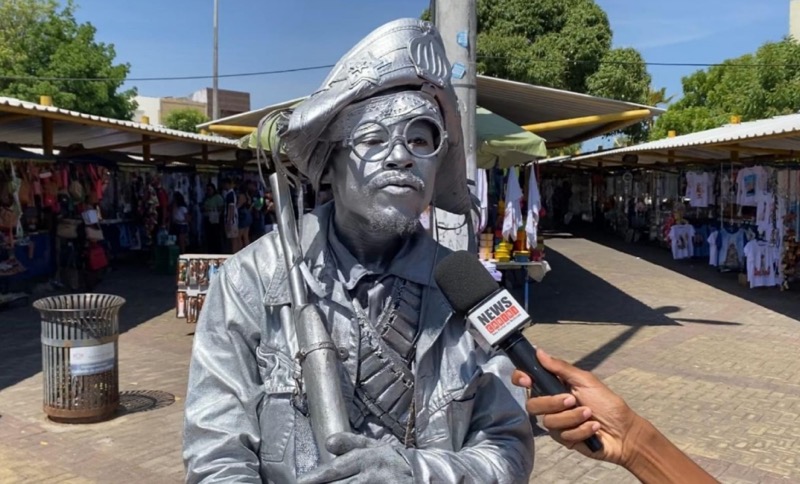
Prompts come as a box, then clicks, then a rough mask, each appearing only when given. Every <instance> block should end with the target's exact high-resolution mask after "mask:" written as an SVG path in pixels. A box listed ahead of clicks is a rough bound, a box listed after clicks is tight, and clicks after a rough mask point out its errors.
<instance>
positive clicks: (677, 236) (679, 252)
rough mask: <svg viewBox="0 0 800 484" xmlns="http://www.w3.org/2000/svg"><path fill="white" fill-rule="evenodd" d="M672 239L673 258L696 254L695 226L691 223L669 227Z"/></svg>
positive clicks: (685, 257)
mask: <svg viewBox="0 0 800 484" xmlns="http://www.w3.org/2000/svg"><path fill="white" fill-rule="evenodd" d="M669 238H670V240H671V241H672V258H673V259H688V258H690V257H692V255H693V254H694V241H693V239H694V227H692V226H691V225H689V224H677V225H673V226H672V227H671V228H670V229H669Z"/></svg>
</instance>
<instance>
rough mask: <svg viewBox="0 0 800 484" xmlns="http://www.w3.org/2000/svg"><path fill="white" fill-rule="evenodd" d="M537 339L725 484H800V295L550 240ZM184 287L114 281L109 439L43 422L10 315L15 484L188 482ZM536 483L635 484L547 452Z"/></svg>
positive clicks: (34, 338)
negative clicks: (118, 328)
mask: <svg viewBox="0 0 800 484" xmlns="http://www.w3.org/2000/svg"><path fill="white" fill-rule="evenodd" d="M548 247H549V253H548V259H549V260H550V263H551V265H552V266H553V269H554V270H553V272H552V273H550V274H549V275H548V276H547V277H546V278H545V280H544V282H543V283H541V284H539V285H536V286H534V287H535V289H536V291H535V294H534V299H533V300H534V301H535V302H534V304H533V306H534V309H533V314H534V318H535V319H536V320H537V321H538V322H539V324H537V325H536V326H535V327H534V328H533V329H532V330H531V331H530V337H531V338H532V339H533V340H534V341H535V342H536V343H537V344H540V345H541V346H543V347H545V348H547V349H548V350H549V351H550V352H551V353H552V354H556V355H559V356H561V357H563V358H566V359H569V360H572V361H576V362H578V364H579V365H581V366H583V367H584V368H588V369H591V370H593V371H595V372H596V373H597V374H598V375H600V376H601V377H603V378H604V380H605V381H606V382H607V383H608V384H609V385H611V386H612V388H614V389H615V390H616V391H618V392H619V393H620V394H622V395H623V396H625V398H626V399H627V400H628V402H629V403H630V404H631V405H632V406H633V407H634V408H635V409H636V410H637V411H639V412H640V413H641V414H643V415H645V416H646V417H648V418H650V419H651V420H652V421H653V422H654V423H655V424H656V425H657V426H658V427H659V428H661V430H662V431H663V432H664V433H666V434H667V435H668V436H669V437H670V438H671V439H673V440H674V441H675V442H676V443H677V444H678V445H679V446H680V447H681V448H683V449H684V450H685V451H686V452H688V453H689V454H690V455H691V456H692V457H693V458H695V459H696V460H697V461H698V462H700V463H701V464H702V465H703V466H704V467H705V468H706V469H708V470H709V471H710V472H711V473H713V474H714V475H715V476H717V477H718V478H719V479H720V480H721V481H722V482H725V483H755V482H765V483H769V482H779V481H780V482H798V481H800V465H798V460H800V358H798V356H800V351H798V349H800V332H798V329H800V322H799V321H798V318H799V317H800V293H798V292H797V291H796V290H793V291H790V292H785V293H781V292H779V291H778V290H749V289H744V288H741V287H739V286H738V285H737V283H736V278H735V275H732V274H718V273H716V272H714V271H713V270H711V269H709V268H707V267H705V266H704V265H703V264H702V263H699V262H697V263H693V262H686V261H681V262H677V263H676V262H673V261H671V260H669V259H668V256H667V254H666V253H665V252H663V251H661V250H660V249H651V248H647V247H638V246H630V245H624V244H621V243H619V242H617V241H615V240H602V239H596V240H594V241H589V240H586V239H583V238H572V237H567V236H565V237H562V238H554V239H551V240H549V241H548ZM172 284H173V280H172V278H171V277H166V276H154V275H152V274H150V273H148V272H146V271H145V270H144V269H136V268H128V269H125V270H122V271H120V272H118V273H116V274H112V275H109V277H108V278H107V280H106V281H105V282H104V283H103V284H102V285H101V286H100V288H99V289H100V290H103V291H106V292H111V293H115V294H120V295H124V296H125V297H127V298H128V300H129V303H128V305H126V307H125V308H124V310H123V313H122V325H123V330H124V333H123V334H122V336H121V339H120V389H121V390H122V391H123V392H125V393H124V394H123V405H124V408H125V409H126V411H125V412H122V413H121V414H120V415H119V416H118V417H116V418H115V419H113V420H111V421H109V422H105V423H101V424H93V425H79V426H78V425H63V424H55V423H52V422H49V421H48V420H46V419H45V417H44V415H43V412H42V409H41V401H42V396H41V392H42V390H41V388H42V380H41V374H40V369H41V362H40V353H39V339H38V338H39V335H38V331H39V327H38V319H37V316H36V315H35V314H34V313H33V311H31V310H30V309H29V308H28V307H26V306H22V307H19V308H13V309H6V310H4V311H3V312H0V329H2V330H3V333H2V334H3V338H1V339H0V355H2V357H0V482H3V483H6V482H76V483H77V482H124V481H126V480H129V481H136V482H147V483H159V482H180V481H181V477H182V474H183V469H182V464H181V459H180V440H181V435H180V428H181V420H182V417H183V415H182V403H183V399H184V396H185V391H186V388H185V385H186V374H187V364H188V356H189V353H190V350H191V342H192V337H191V331H192V327H191V326H189V325H187V324H186V323H185V322H183V321H182V320H176V319H174V317H173V312H172V311H173V310H172V307H173V293H172ZM532 481H533V482H546V483H562V482H563V483H572V482H575V483H583V482H589V483H590V482H632V481H633V480H632V479H631V478H630V476H628V475H627V474H626V473H625V472H624V471H621V470H619V469H617V468H614V467H613V466H610V465H607V464H601V463H597V462H594V461H590V460H587V459H585V458H583V457H580V456H577V455H575V454H573V453H571V452H568V451H566V450H564V449H562V448H560V447H559V446H557V445H556V444H554V443H553V442H552V441H551V440H550V439H549V437H548V436H546V435H540V436H538V437H537V455H536V467H535V470H534V475H533V476H532Z"/></svg>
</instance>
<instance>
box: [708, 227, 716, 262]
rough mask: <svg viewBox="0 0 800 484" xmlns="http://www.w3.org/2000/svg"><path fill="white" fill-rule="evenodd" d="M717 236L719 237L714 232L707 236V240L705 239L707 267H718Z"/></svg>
mask: <svg viewBox="0 0 800 484" xmlns="http://www.w3.org/2000/svg"><path fill="white" fill-rule="evenodd" d="M718 236H719V231H718V230H715V231H713V232H711V235H709V236H708V239H706V240H707V242H708V265H711V266H714V267H716V266H718V265H719V259H718V255H717V254H719V250H718V249H717V238H718Z"/></svg>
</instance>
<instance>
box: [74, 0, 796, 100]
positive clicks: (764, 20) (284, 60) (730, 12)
mask: <svg viewBox="0 0 800 484" xmlns="http://www.w3.org/2000/svg"><path fill="white" fill-rule="evenodd" d="M123 3H124V4H125V6H124V7H121V5H122V4H123ZM219 3H220V74H232V73H242V72H255V71H269V70H282V69H292V68H299V67H307V66H317V65H327V64H333V63H335V62H336V60H337V59H338V58H339V57H340V56H341V55H342V54H343V53H345V52H346V51H347V50H348V49H349V48H350V46H352V45H353V44H354V43H356V42H357V41H358V40H359V39H360V38H362V37H363V36H364V35H366V34H367V33H369V32H370V31H371V30H372V29H374V28H375V27H377V26H379V25H381V24H382V23H384V22H387V21H389V20H392V19H395V18H399V17H416V16H418V15H419V14H420V12H422V10H423V9H424V8H425V7H426V6H427V5H428V0H294V1H270V0H219ZM597 3H598V4H599V5H600V6H601V7H603V8H604V9H605V10H606V12H607V13H608V16H609V19H610V22H611V27H612V29H613V31H614V44H615V46H631V47H635V48H637V49H639V50H640V51H641V52H642V54H643V55H644V57H645V60H646V61H648V62H671V63H674V62H680V63H716V62H720V61H722V60H724V59H727V58H730V57H735V56H739V55H742V54H745V53H748V52H753V51H754V50H755V49H757V48H758V47H759V46H760V45H762V44H763V43H765V42H768V41H773V40H779V39H780V38H781V37H782V36H784V35H786V34H787V33H788V28H789V20H788V14H789V0H757V1H756V0H670V1H665V0H597ZM78 4H79V11H78V18H79V20H81V21H90V22H92V23H93V24H94V25H95V26H96V27H97V29H98V34H97V37H98V39H99V40H100V41H103V42H109V43H113V44H114V45H115V47H116V50H117V58H118V60H119V61H123V62H129V63H130V64H131V65H132V70H131V74H130V77H134V78H135V77H171V76H192V75H210V74H211V72H212V39H213V37H212V12H213V1H212V0H160V1H155V0H138V1H135V2H120V1H108V0H78ZM756 5H757V7H756ZM696 69H697V68H692V67H657V66H650V67H649V70H650V72H651V74H652V75H653V84H654V85H655V86H656V87H661V86H664V87H666V88H667V91H668V93H669V94H677V95H680V92H681V84H680V80H681V77H682V76H685V75H687V74H690V73H692V72H694V71H695V70H696ZM326 73H327V70H325V69H322V70H317V71H306V72H298V73H290V74H278V75H270V76H259V77H243V78H229V79H221V80H220V87H221V88H228V89H236V90H243V91H249V92H251V94H252V107H253V108H257V107H261V106H264V105H267V104H272V103H275V102H279V101H283V100H287V99H291V98H295V97H300V96H303V95H305V94H308V93H309V92H310V91H312V90H314V89H315V88H316V87H317V86H318V85H319V83H320V82H322V80H323V78H324V77H325V74H326ZM131 84H134V85H136V86H137V87H138V89H139V93H140V94H142V95H146V96H182V95H186V94H189V93H191V92H193V91H195V90H197V89H200V88H202V87H206V86H210V85H211V80H210V79H209V80H188V81H187V80H182V81H157V82H133V83H131Z"/></svg>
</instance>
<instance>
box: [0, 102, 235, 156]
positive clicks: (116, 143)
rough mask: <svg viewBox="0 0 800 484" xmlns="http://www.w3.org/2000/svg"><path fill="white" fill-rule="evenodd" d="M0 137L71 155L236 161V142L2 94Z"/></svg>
mask: <svg viewBox="0 0 800 484" xmlns="http://www.w3.org/2000/svg"><path fill="white" fill-rule="evenodd" d="M0 142H4V143H8V144H12V145H17V146H22V147H32V148H42V150H43V154H44V155H45V156H48V155H49V154H52V153H53V152H54V151H61V153H62V155H63V154H64V153H66V152H69V153H70V156H87V155H96V154H100V153H112V152H114V153H123V154H126V155H135V156H139V157H141V158H142V160H143V161H145V162H169V161H184V162H188V163H201V162H205V163H208V162H214V163H226V162H235V161H236V160H237V158H236V151H237V147H236V142H235V141H234V140H230V139H228V138H223V137H220V136H207V135H200V134H194V133H186V132H183V131H177V130H172V129H167V128H163V127H160V126H152V125H148V124H141V123H135V122H133V121H123V120H119V119H111V118H106V117H102V116H94V115H89V114H85V113H80V112H77V111H70V110H67V109H61V108H57V107H53V106H46V105H43V104H36V103H31V102H27V101H21V100H19V99H13V98H8V97H0Z"/></svg>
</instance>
